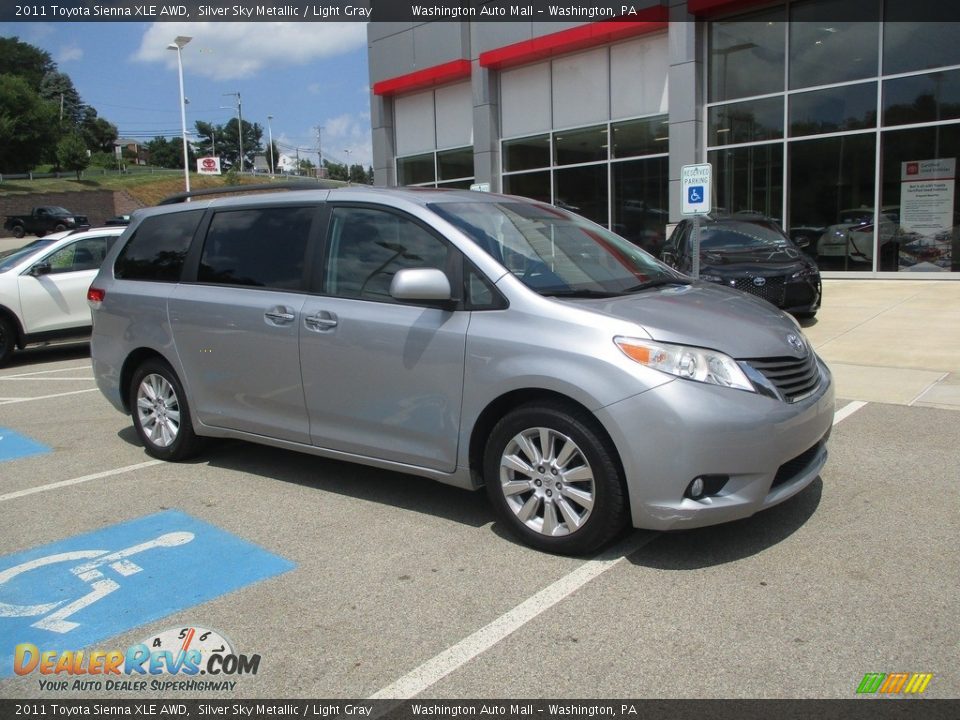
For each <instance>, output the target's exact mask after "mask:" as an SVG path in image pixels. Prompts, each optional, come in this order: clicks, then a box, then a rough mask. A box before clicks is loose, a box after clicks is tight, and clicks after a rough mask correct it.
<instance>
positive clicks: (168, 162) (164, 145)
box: [145, 136, 183, 169]
mask: <svg viewBox="0 0 960 720" xmlns="http://www.w3.org/2000/svg"><path fill="white" fill-rule="evenodd" d="M181 143H182V140H168V139H167V138H165V137H159V136H158V137H155V138H154V139H153V140H151V141H150V142H148V143H147V144H146V145H145V147H146V148H147V152H149V153H150V164H151V165H156V166H157V167H162V168H181V169H182V168H183V145H182V144H181Z"/></svg>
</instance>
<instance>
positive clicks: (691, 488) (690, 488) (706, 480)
mask: <svg viewBox="0 0 960 720" xmlns="http://www.w3.org/2000/svg"><path fill="white" fill-rule="evenodd" d="M729 480H730V476H729V475H699V476H698V477H695V478H694V479H693V480H691V481H690V484H689V485H687V491H686V492H685V493H684V496H685V497H688V498H690V499H691V500H700V499H702V498H704V497H707V496H709V495H716V494H717V493H719V492H720V491H721V490H723V486H724V485H726V484H727V482H729Z"/></svg>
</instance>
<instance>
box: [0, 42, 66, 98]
mask: <svg viewBox="0 0 960 720" xmlns="http://www.w3.org/2000/svg"><path fill="white" fill-rule="evenodd" d="M56 69H57V64H56V63H55V62H54V61H53V58H51V57H50V53H48V52H47V51H46V50H41V49H40V48H36V47H34V46H33V45H30V44H29V43H25V42H20V40H19V38H16V37H9V38H0V75H16V76H17V77H22V78H23V79H24V80H26V81H27V84H28V85H29V86H30V87H31V88H39V87H40V84H41V83H42V82H43V78H44V76H46V74H47V73H50V72H55V71H56Z"/></svg>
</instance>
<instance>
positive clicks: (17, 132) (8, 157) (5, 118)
mask: <svg viewBox="0 0 960 720" xmlns="http://www.w3.org/2000/svg"><path fill="white" fill-rule="evenodd" d="M0 57H2V52H0ZM56 141H57V109H56V108H55V107H53V106H52V105H50V103H47V102H44V101H43V100H41V99H40V98H39V96H38V95H37V93H36V92H35V91H34V90H33V88H32V87H30V84H29V82H28V81H27V80H25V79H24V78H21V77H14V76H13V75H0V172H6V173H11V172H26V171H28V170H31V169H32V168H33V167H34V166H35V165H36V164H37V163H38V162H40V160H41V158H42V157H43V154H44V151H45V150H47V148H50V147H54V146H55V144H56Z"/></svg>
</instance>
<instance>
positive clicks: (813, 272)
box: [790, 267, 820, 280]
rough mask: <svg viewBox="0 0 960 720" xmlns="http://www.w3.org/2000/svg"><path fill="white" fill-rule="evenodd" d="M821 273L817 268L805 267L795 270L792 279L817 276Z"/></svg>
mask: <svg viewBox="0 0 960 720" xmlns="http://www.w3.org/2000/svg"><path fill="white" fill-rule="evenodd" d="M819 274H820V273H819V271H818V270H817V269H816V268H812V267H807V268H804V269H803V270H798V271H797V272H795V273H794V274H793V275H791V276H790V279H791V280H796V279H798V278H806V277H816V276H817V275H819Z"/></svg>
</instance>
